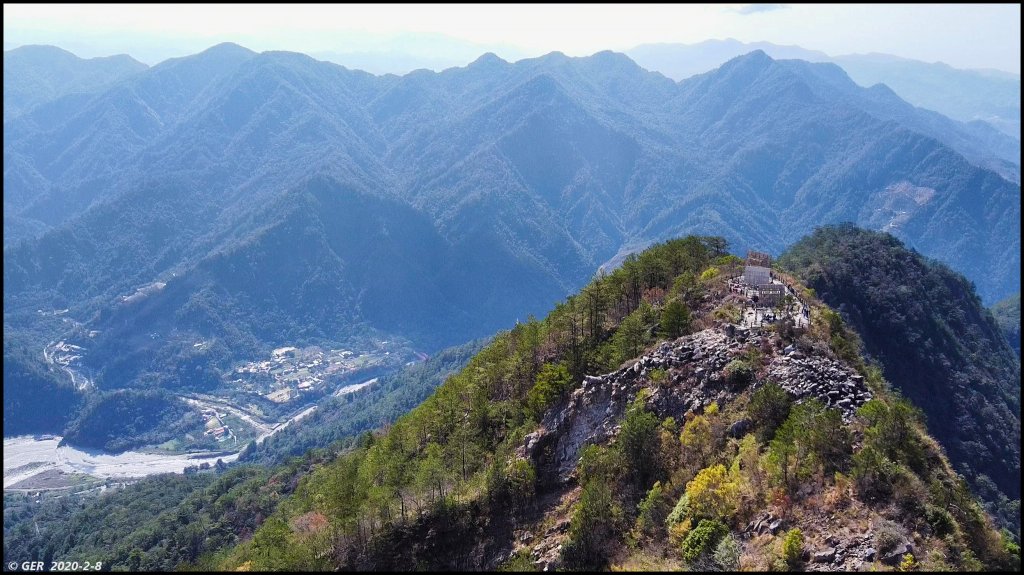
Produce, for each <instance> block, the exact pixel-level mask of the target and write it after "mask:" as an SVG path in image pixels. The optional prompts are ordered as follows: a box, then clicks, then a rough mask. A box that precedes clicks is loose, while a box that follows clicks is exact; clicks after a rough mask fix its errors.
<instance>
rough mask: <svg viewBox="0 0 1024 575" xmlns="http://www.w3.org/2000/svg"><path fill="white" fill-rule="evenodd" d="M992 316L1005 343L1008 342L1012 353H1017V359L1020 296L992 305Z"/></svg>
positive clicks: (1018, 354)
mask: <svg viewBox="0 0 1024 575" xmlns="http://www.w3.org/2000/svg"><path fill="white" fill-rule="evenodd" d="M992 316H993V317H995V318H996V323H997V324H999V329H1001V330H1003V333H1004V334H1005V335H1006V341H1007V342H1009V344H1010V347H1012V348H1013V351H1016V352H1017V357H1018V358H1019V357H1020V294H1019V293H1016V294H1013V295H1012V296H1010V297H1008V298H1006V299H1004V300H1002V301H1000V302H997V303H996V304H995V305H993V306H992Z"/></svg>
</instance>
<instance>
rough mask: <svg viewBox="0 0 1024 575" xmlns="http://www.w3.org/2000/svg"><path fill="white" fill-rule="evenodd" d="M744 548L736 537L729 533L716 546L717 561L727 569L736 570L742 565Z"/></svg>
mask: <svg viewBox="0 0 1024 575" xmlns="http://www.w3.org/2000/svg"><path fill="white" fill-rule="evenodd" d="M741 554H742V550H741V549H740V544H739V542H738V541H736V537H734V536H733V535H732V533H729V534H728V535H726V536H725V537H723V538H722V540H721V541H719V542H718V546H717V547H715V562H716V563H718V565H719V566H720V567H721V568H722V569H724V570H726V571H736V570H738V569H739V566H740V555H741Z"/></svg>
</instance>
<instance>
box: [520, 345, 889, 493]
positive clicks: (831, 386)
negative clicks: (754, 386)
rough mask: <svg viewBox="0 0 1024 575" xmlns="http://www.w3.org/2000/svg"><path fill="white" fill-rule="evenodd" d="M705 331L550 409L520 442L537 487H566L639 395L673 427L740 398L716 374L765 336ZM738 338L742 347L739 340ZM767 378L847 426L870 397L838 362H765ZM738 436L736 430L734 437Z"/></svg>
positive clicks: (776, 358) (586, 383)
mask: <svg viewBox="0 0 1024 575" xmlns="http://www.w3.org/2000/svg"><path fill="white" fill-rule="evenodd" d="M729 331H730V330H728V327H726V328H722V327H717V328H711V329H705V330H703V331H700V332H697V333H695V334H692V335H688V336H685V337H681V338H678V339H676V340H675V341H671V342H665V343H662V344H661V345H659V346H658V347H657V348H655V349H654V350H653V351H650V352H649V353H648V354H646V355H644V356H642V357H640V358H639V359H637V360H636V361H634V362H633V363H631V364H630V365H627V366H625V367H623V368H620V369H618V370H616V371H613V372H611V373H606V374H604V375H599V376H589V375H588V376H586V377H585V378H584V380H583V383H582V385H581V386H579V387H578V388H577V389H575V390H574V391H573V392H572V394H570V396H569V397H568V399H567V400H565V401H564V402H563V403H561V404H559V405H557V406H555V407H554V408H552V409H550V410H549V411H548V412H547V414H546V415H545V417H544V419H543V421H542V422H541V426H540V428H539V429H538V430H537V431H535V432H533V433H531V434H529V435H527V436H526V439H525V441H524V442H523V445H522V446H520V447H519V449H518V450H517V455H519V456H520V457H526V458H528V459H530V460H532V461H534V462H535V464H537V467H538V470H539V471H540V476H541V480H542V481H545V482H555V483H564V482H567V481H570V480H571V478H572V477H571V476H572V473H573V471H574V470H575V468H576V463H577V461H578V460H579V453H580V449H581V448H582V447H583V446H585V445H587V444H591V443H597V444H604V443H607V442H608V441H610V440H611V439H612V438H614V437H615V436H616V435H617V434H618V431H619V427H618V422H619V421H620V420H621V419H622V417H623V415H624V414H625V411H626V408H627V407H628V406H629V404H630V403H631V402H632V401H633V400H634V399H636V397H637V394H638V393H639V391H640V390H641V389H643V388H649V389H650V390H651V393H650V395H649V396H648V398H647V400H646V405H647V408H648V409H649V410H650V411H652V412H653V413H655V414H656V415H657V416H658V417H660V418H665V417H675V418H676V419H677V420H680V419H681V418H682V417H683V416H684V415H685V414H686V413H687V412H688V411H696V412H701V411H703V409H704V407H706V406H708V405H710V404H711V403H712V402H713V401H718V402H719V403H720V404H725V403H727V402H729V401H731V400H732V399H734V398H735V396H736V395H738V394H739V393H741V392H742V391H743V389H734V388H732V387H731V386H730V385H729V384H728V383H727V382H726V378H725V376H724V375H723V373H722V370H723V368H724V367H725V366H726V365H727V364H728V363H729V362H730V361H732V360H733V359H735V358H736V357H737V356H739V355H741V354H743V353H744V352H745V351H746V350H747V349H749V348H750V347H757V348H759V349H764V348H768V347H769V346H767V345H766V344H767V340H766V338H767V337H768V336H767V335H764V334H762V333H760V332H758V331H757V330H749V331H747V330H744V331H743V332H742V333H740V332H739V330H736V329H735V328H734V329H733V330H731V332H732V336H731V337H730V336H729V335H727V334H728V333H729ZM741 337H742V339H743V341H742V342H740V341H739V339H740V338H741ZM765 362H766V366H767V367H766V371H767V374H766V378H763V379H770V380H772V381H775V382H777V383H778V384H779V385H781V386H782V387H783V389H785V390H786V391H787V392H789V393H790V394H791V395H793V396H794V397H795V398H796V400H797V401H798V402H799V401H801V400H804V399H807V398H810V397H816V398H818V399H820V400H821V401H822V402H823V403H825V404H826V405H829V406H832V407H836V408H838V409H840V410H841V411H842V414H843V418H844V420H847V421H849V419H850V418H851V417H852V416H853V413H854V412H855V411H856V409H857V408H858V407H860V406H861V405H863V404H864V402H865V401H867V400H868V399H870V398H871V392H870V391H868V389H867V387H866V386H865V385H864V378H863V377H861V376H860V375H858V374H857V373H856V372H855V371H854V370H852V369H851V368H849V367H847V366H846V365H845V364H843V363H842V362H840V361H838V360H835V359H832V358H829V357H818V356H810V357H808V356H803V355H800V356H798V355H797V354H796V353H790V354H787V355H783V354H781V353H780V354H777V355H776V354H769V355H768V356H766V357H765ZM655 369H659V370H664V371H665V372H666V373H667V375H668V377H667V378H666V381H664V382H662V383H660V384H655V383H653V382H652V381H651V378H650V372H651V371H652V370H655ZM741 431H742V430H740V429H737V430H736V432H737V433H740V432H741Z"/></svg>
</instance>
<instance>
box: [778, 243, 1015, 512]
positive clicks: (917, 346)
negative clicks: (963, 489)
mask: <svg viewBox="0 0 1024 575" xmlns="http://www.w3.org/2000/svg"><path fill="white" fill-rule="evenodd" d="M778 263H779V265H780V266H781V267H784V268H787V269H789V270H790V271H792V272H793V273H794V274H795V275H796V276H797V277H800V278H801V280H802V281H804V282H805V283H806V284H807V285H808V286H809V287H811V288H812V289H814V290H815V292H816V293H817V295H818V297H819V298H821V299H822V301H824V302H825V303H827V304H828V305H830V306H832V307H833V308H835V309H837V310H838V311H839V312H840V313H841V314H842V315H843V317H844V319H845V320H846V322H847V323H848V324H849V325H850V326H851V327H852V328H853V329H854V330H855V331H856V332H857V333H858V334H860V336H861V338H862V339H863V341H864V350H865V353H866V355H867V356H868V357H870V358H873V359H874V360H876V361H878V362H879V364H880V365H881V366H882V369H883V373H884V375H885V377H886V379H887V380H888V381H890V382H892V384H893V385H894V386H895V387H896V388H898V389H899V390H900V393H902V394H903V395H904V396H906V397H907V398H908V399H910V400H911V401H913V402H914V405H916V406H917V407H919V408H921V409H922V410H923V411H924V414H925V416H926V421H927V427H928V430H929V432H930V433H931V434H932V436H934V437H935V438H936V439H937V440H938V441H939V442H940V443H942V445H943V446H944V447H945V449H946V451H947V452H948V453H949V456H950V459H951V460H952V462H953V464H954V465H955V466H956V468H957V470H958V471H959V472H960V473H962V474H963V475H965V476H966V477H967V478H968V480H969V481H970V482H971V484H972V485H973V486H974V488H975V490H976V491H977V492H978V493H979V494H981V495H982V496H983V498H984V499H985V500H986V502H987V504H988V505H990V509H991V510H992V511H993V513H994V514H995V515H997V516H998V517H1001V518H1002V519H1003V520H1004V521H1008V522H1012V523H1015V524H1016V526H1017V529H1019V526H1020V459H1021V456H1020V357H1019V356H1018V355H1016V354H1015V353H1014V352H1013V350H1012V349H1011V348H1010V346H1009V344H1008V343H1007V341H1006V340H1005V338H1004V336H1003V331H1002V330H1001V329H1000V328H999V325H998V323H997V322H996V320H995V319H994V318H993V317H992V314H991V313H990V312H989V311H988V310H987V309H986V308H985V307H983V306H982V305H981V301H980V300H979V299H978V297H977V295H976V293H975V292H974V289H973V287H972V285H971V283H970V282H969V281H967V279H965V278H964V277H963V276H961V275H960V274H957V273H955V272H953V271H952V270H950V269H949V268H948V267H946V266H945V265H943V264H941V263H939V262H936V261H934V260H930V259H928V258H925V257H923V256H922V255H920V254H918V253H916V252H915V251H913V250H910V249H907V247H906V246H904V245H903V243H902V242H900V241H899V240H898V239H896V238H894V237H892V236H890V235H888V234H883V233H878V232H872V231H867V230H862V229H857V228H855V227H854V226H852V225H842V226H828V227H823V228H820V229H818V230H816V231H815V232H814V233H813V234H811V235H809V236H808V237H807V238H805V239H803V240H801V241H799V242H797V243H796V244H794V245H793V246H792V247H790V248H789V249H788V250H787V251H786V253H785V254H783V256H782V257H781V258H780V259H779V262H778Z"/></svg>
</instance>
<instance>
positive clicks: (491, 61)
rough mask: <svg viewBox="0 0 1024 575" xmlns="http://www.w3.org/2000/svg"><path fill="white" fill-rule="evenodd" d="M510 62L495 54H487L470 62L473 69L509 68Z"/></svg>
mask: <svg viewBox="0 0 1024 575" xmlns="http://www.w3.org/2000/svg"><path fill="white" fill-rule="evenodd" d="M507 65H508V61H507V60H505V59H503V58H502V57H501V56H498V55H497V54H495V53H494V52H485V53H483V54H481V55H480V57H479V58H477V59H476V60H473V61H472V62H470V64H469V66H470V67H473V68H479V67H488V68H493V67H497V66H507Z"/></svg>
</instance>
